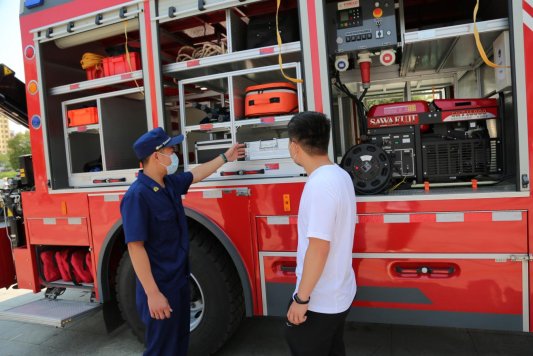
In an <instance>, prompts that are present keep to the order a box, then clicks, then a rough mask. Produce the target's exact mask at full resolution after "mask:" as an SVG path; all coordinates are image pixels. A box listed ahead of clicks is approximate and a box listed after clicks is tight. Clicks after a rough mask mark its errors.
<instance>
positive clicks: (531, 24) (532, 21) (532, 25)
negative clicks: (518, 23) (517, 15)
mask: <svg viewBox="0 0 533 356" xmlns="http://www.w3.org/2000/svg"><path fill="white" fill-rule="evenodd" d="M528 2H529V1H528ZM532 7H533V5H532ZM524 25H526V26H527V27H528V28H529V29H530V30H531V31H533V17H531V15H530V14H529V13H528V12H527V11H526V10H524Z"/></svg>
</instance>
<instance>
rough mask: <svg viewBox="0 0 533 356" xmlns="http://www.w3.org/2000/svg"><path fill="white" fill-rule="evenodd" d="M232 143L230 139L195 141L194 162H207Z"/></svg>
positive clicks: (224, 150)
mask: <svg viewBox="0 0 533 356" xmlns="http://www.w3.org/2000/svg"><path fill="white" fill-rule="evenodd" d="M231 145H232V142H231V139H223V140H212V141H198V142H196V143H195V145H194V146H195V156H196V164H200V163H205V162H209V161H210V160H212V159H213V158H215V157H216V156H217V155H219V154H221V153H224V152H226V151H227V150H228V148H230V147H231Z"/></svg>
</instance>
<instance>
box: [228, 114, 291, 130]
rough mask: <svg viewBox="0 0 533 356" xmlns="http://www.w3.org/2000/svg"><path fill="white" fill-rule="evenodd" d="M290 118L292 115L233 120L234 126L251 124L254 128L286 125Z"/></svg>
mask: <svg viewBox="0 0 533 356" xmlns="http://www.w3.org/2000/svg"><path fill="white" fill-rule="evenodd" d="M291 119H292V115H283V116H269V117H260V118H253V119H241V120H235V127H241V126H251V127H254V128H274V127H279V126H285V127H286V126H287V123H288V122H289V121H290V120H291Z"/></svg>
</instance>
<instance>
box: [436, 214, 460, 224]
mask: <svg viewBox="0 0 533 356" xmlns="http://www.w3.org/2000/svg"><path fill="white" fill-rule="evenodd" d="M464 221H465V214H463V213H437V222H464Z"/></svg>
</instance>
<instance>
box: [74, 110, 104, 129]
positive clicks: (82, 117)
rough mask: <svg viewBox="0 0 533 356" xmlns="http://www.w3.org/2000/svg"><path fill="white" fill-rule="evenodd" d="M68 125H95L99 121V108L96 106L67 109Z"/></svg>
mask: <svg viewBox="0 0 533 356" xmlns="http://www.w3.org/2000/svg"><path fill="white" fill-rule="evenodd" d="M67 117H68V127H74V126H83V125H93V124H97V123H98V109H97V108H96V107H90V108H83V109H75V110H68V111H67Z"/></svg>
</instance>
